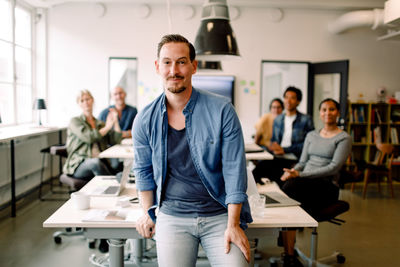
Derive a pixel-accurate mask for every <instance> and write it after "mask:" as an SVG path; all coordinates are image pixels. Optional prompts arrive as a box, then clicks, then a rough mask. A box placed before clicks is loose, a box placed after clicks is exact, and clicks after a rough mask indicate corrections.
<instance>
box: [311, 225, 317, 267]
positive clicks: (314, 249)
mask: <svg viewBox="0 0 400 267" xmlns="http://www.w3.org/2000/svg"><path fill="white" fill-rule="evenodd" d="M317 249H318V232H317V228H313V231H312V233H311V247H310V259H311V261H310V266H313V264H314V262H315V261H316V260H317Z"/></svg>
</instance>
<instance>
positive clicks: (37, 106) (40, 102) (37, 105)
mask: <svg viewBox="0 0 400 267" xmlns="http://www.w3.org/2000/svg"><path fill="white" fill-rule="evenodd" d="M33 109H34V110H37V111H38V114H39V125H42V120H41V117H40V112H41V110H42V109H46V103H45V102H44V99H43V98H36V100H35V102H34V103H33Z"/></svg>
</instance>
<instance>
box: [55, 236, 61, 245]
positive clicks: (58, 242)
mask: <svg viewBox="0 0 400 267" xmlns="http://www.w3.org/2000/svg"><path fill="white" fill-rule="evenodd" d="M61 241H62V239H61V237H59V236H55V237H54V243H56V244H61Z"/></svg>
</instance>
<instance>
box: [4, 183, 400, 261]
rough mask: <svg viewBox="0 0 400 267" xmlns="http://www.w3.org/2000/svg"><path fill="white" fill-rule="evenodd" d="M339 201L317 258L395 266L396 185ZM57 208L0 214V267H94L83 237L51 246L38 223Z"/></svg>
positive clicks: (263, 241)
mask: <svg viewBox="0 0 400 267" xmlns="http://www.w3.org/2000/svg"><path fill="white" fill-rule="evenodd" d="M340 198H341V199H343V200H346V201H348V202H349V203H350V211H348V212H347V213H345V214H343V215H342V216H340V218H341V219H344V220H346V223H345V224H344V225H342V226H337V225H334V224H331V223H327V222H324V223H321V224H320V226H319V227H318V232H319V242H318V256H326V255H328V254H330V253H332V252H333V251H335V250H340V251H341V252H342V253H343V254H344V255H345V256H346V262H345V263H344V264H342V265H340V266H344V267H347V266H351V267H365V266H400V184H399V183H396V184H395V198H394V199H391V198H390V197H389V193H388V190H387V188H386V186H383V187H382V193H381V194H379V193H378V192H377V188H376V186H375V185H373V184H372V185H370V187H369V189H368V193H367V199H365V200H363V199H362V197H361V185H358V186H357V187H356V191H355V192H354V193H351V192H350V190H349V189H344V190H342V191H341V197H340ZM62 203H63V202H62V201H39V200H37V198H36V196H31V197H28V198H26V199H24V200H22V201H20V202H19V203H18V210H17V217H16V218H10V217H9V210H3V211H1V212H0V215H1V218H0V266H4V267H21V266H24V267H39V266H40V267H43V266H46V267H52V266H54V267H56V266H57V267H64V266H65V267H70V266H93V265H92V264H90V263H89V261H88V259H89V257H90V255H92V254H96V255H97V256H101V255H102V254H101V253H100V252H99V251H98V250H97V249H89V248H88V243H87V240H85V239H84V238H83V237H82V236H75V237H68V238H63V242H62V244H60V245H56V244H55V243H54V242H53V237H52V234H53V232H54V229H44V228H43V227H42V223H43V221H44V220H46V219H47V217H49V216H50V215H51V214H52V213H53V212H54V211H55V210H56V209H57V208H58V207H59V206H60V205H62ZM297 245H298V247H299V248H301V249H302V250H303V251H305V252H307V254H308V252H309V247H310V229H305V230H304V231H303V232H300V233H298V238H297ZM258 251H259V252H260V253H261V255H262V257H263V259H262V260H260V261H258V263H259V266H269V264H268V260H267V259H268V258H269V257H271V256H279V255H280V253H281V252H282V248H280V247H277V246H276V238H270V237H269V238H260V240H259V246H258ZM202 266H203V265H202Z"/></svg>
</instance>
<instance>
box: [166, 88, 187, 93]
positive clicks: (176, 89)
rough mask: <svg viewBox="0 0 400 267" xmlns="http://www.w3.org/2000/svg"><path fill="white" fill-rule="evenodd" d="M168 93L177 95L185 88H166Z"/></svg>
mask: <svg viewBox="0 0 400 267" xmlns="http://www.w3.org/2000/svg"><path fill="white" fill-rule="evenodd" d="M167 89H168V91H170V92H171V93H173V94H179V93H182V92H183V91H185V90H186V87H185V86H182V87H167Z"/></svg>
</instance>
